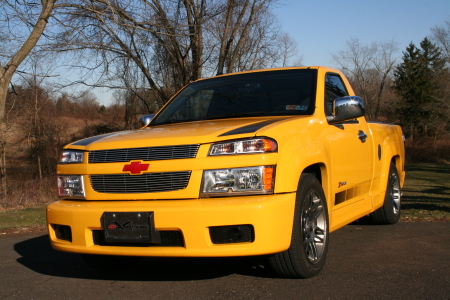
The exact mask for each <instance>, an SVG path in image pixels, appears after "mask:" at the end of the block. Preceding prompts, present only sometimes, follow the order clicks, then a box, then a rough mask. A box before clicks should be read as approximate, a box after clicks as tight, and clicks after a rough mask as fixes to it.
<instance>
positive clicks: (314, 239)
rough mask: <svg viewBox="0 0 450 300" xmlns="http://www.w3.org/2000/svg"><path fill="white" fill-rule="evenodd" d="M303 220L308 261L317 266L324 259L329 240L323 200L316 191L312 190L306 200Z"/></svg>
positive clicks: (304, 243) (304, 245) (304, 246)
mask: <svg viewBox="0 0 450 300" xmlns="http://www.w3.org/2000/svg"><path fill="white" fill-rule="evenodd" d="M301 220H302V228H303V248H304V251H305V254H306V257H307V258H308V260H309V261H310V262H311V263H312V264H315V263H317V262H318V261H319V260H320V259H321V258H322V255H323V253H324V248H325V240H326V238H327V236H326V232H327V231H326V226H327V222H326V216H325V212H324V209H323V200H322V199H321V197H320V196H319V194H318V193H317V192H316V191H315V190H310V191H309V193H308V194H307V196H306V197H305V199H304V203H303V209H302V217H301Z"/></svg>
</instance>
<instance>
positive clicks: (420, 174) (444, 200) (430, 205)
mask: <svg viewBox="0 0 450 300" xmlns="http://www.w3.org/2000/svg"><path fill="white" fill-rule="evenodd" d="M402 210H403V211H402V221H412V222H417V221H447V222H449V221H450V165H440V164H425V163H417V164H415V163H413V164H407V165H406V183H405V186H404V188H403V199H402Z"/></svg>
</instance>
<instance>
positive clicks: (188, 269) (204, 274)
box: [14, 235, 273, 281]
mask: <svg viewBox="0 0 450 300" xmlns="http://www.w3.org/2000/svg"><path fill="white" fill-rule="evenodd" d="M14 250H15V251H16V252H17V253H18V254H19V255H21V257H20V258H18V259H17V262H19V263H20V264H22V265H23V266H25V267H27V268H29V269H31V270H33V271H35V272H37V273H40V274H44V275H50V276H57V277H69V278H80V279H81V278H82V279H97V280H119V281H188V280H204V279H212V278H218V277H224V276H228V275H231V274H240V275H247V276H254V277H272V276H273V275H272V274H271V272H270V270H268V268H267V266H265V265H264V263H265V259H264V258H263V257H225V258H163V257H145V258H143V259H142V260H141V261H140V263H139V264H138V265H137V266H136V268H134V269H132V270H128V271H122V272H120V271H118V272H108V273H104V272H100V271H97V270H94V269H92V268H90V267H89V266H88V265H87V264H85V263H84V261H83V260H82V259H81V257H80V255H78V254H74V253H65V252H60V251H56V250H54V249H53V248H52V247H51V245H50V242H49V239H48V236H47V235H42V236H39V237H35V238H31V239H28V240H25V241H23V242H20V243H17V244H15V245H14Z"/></svg>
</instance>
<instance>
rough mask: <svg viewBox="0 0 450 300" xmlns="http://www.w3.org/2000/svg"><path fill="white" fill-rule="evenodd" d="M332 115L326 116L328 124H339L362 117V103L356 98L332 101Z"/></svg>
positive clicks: (350, 97) (349, 97)
mask: <svg viewBox="0 0 450 300" xmlns="http://www.w3.org/2000/svg"><path fill="white" fill-rule="evenodd" d="M333 111H334V114H332V115H331V116H327V120H328V123H330V124H334V123H340V122H343V121H348V120H353V119H356V118H359V117H362V116H364V102H363V100H362V99H361V98H360V97H358V96H347V97H342V98H336V99H334V100H333Z"/></svg>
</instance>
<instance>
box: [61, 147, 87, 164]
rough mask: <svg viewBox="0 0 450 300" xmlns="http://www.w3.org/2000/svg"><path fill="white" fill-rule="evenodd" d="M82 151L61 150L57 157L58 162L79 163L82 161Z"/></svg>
mask: <svg viewBox="0 0 450 300" xmlns="http://www.w3.org/2000/svg"><path fill="white" fill-rule="evenodd" d="M83 157H84V152H83V151H75V150H63V151H62V152H61V156H60V157H59V163H60V164H80V163H82V162H83Z"/></svg>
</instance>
